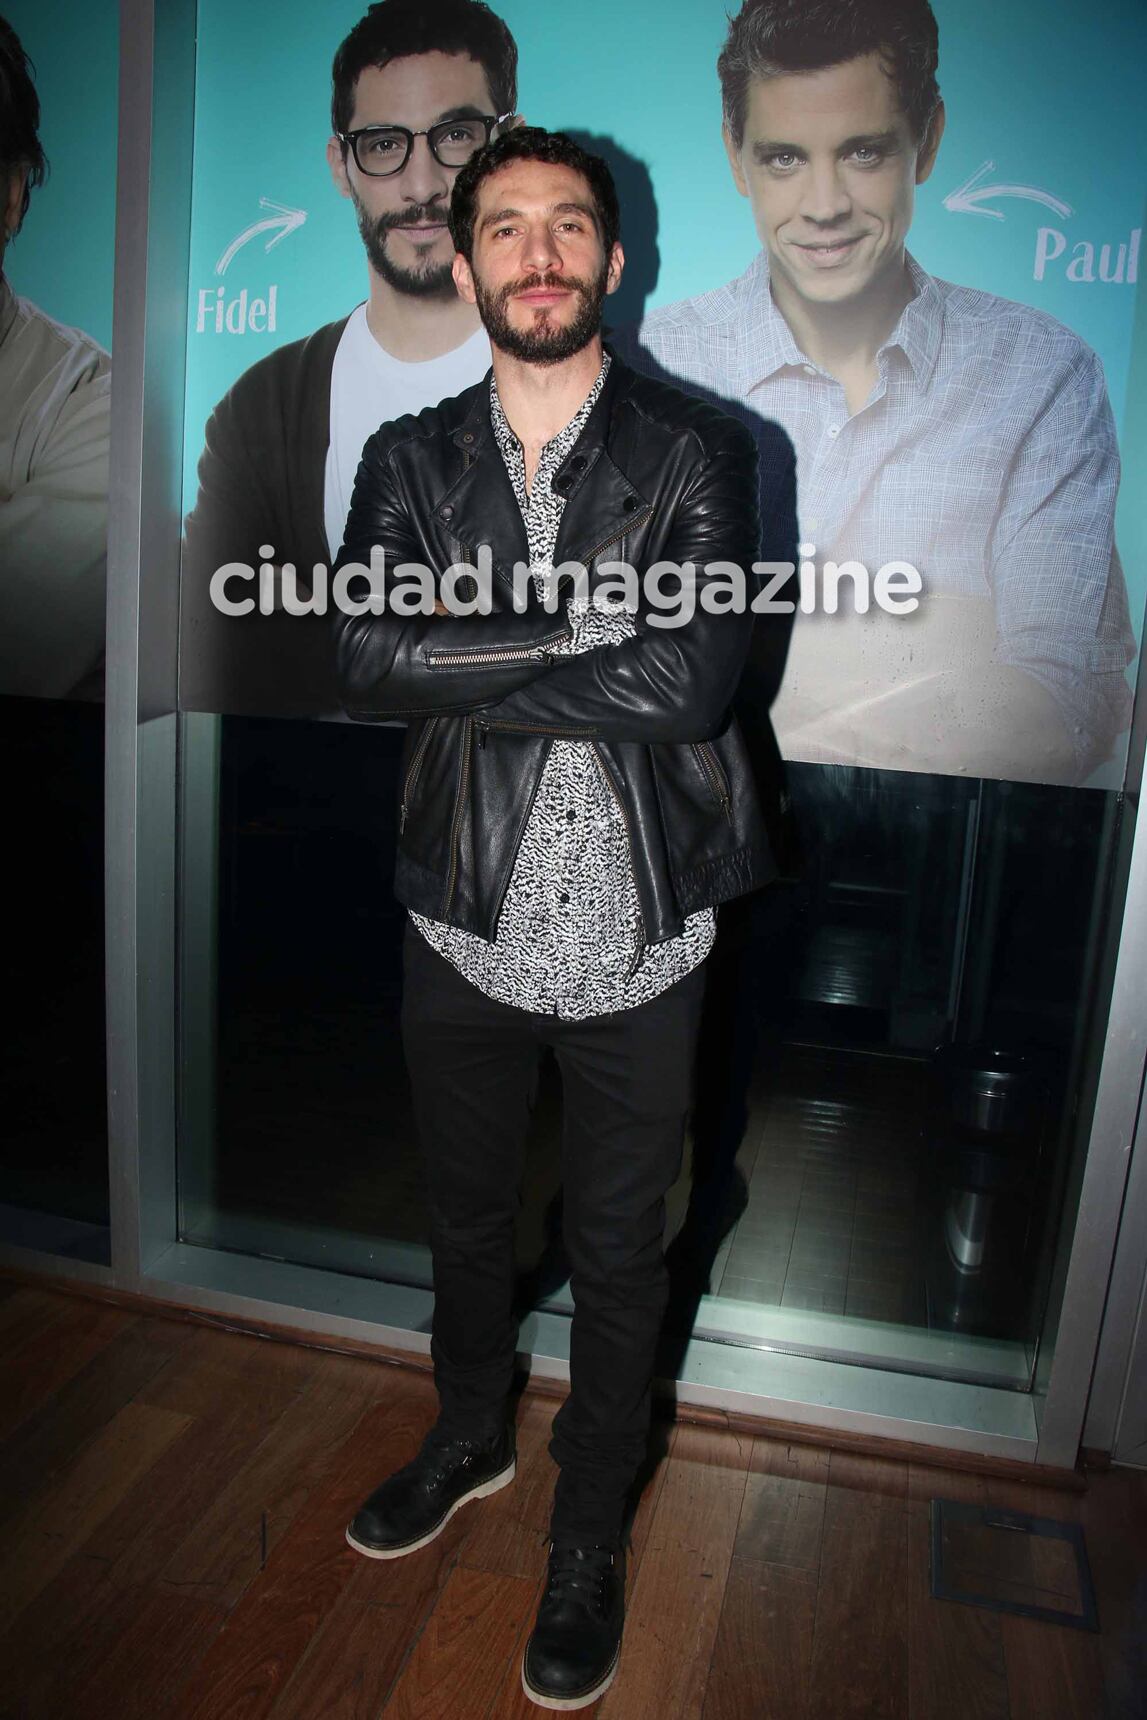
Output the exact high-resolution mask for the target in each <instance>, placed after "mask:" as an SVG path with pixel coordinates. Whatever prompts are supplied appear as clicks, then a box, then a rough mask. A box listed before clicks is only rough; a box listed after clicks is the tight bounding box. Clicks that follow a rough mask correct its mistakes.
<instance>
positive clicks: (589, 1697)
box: [522, 1642, 621, 1714]
mask: <svg viewBox="0 0 1147 1720" xmlns="http://www.w3.org/2000/svg"><path fill="white" fill-rule="evenodd" d="M620 1659H621V1644H620V1642H619V1643H618V1645H617V1653H616V1654H615V1655H614V1657H613V1659H612V1660H611V1661H610V1663H609V1670H608V1672H606V1673H605V1674H604V1675H603V1676H602V1677H601V1678H599V1679H598V1681H597V1683H596V1684H595V1685H594V1687H593V1689H592V1690H586V1691H584V1692H583V1693H582V1695H580V1696H546V1695H544V1694H543V1693H542V1691H540V1690H535V1689H534V1687H533V1685H532V1684H531V1683H530V1681H529V1679H528V1678H527V1677H526V1661H525V1657H524V1656H523V1657H522V1689H523V1690H524V1691H525V1693H526V1695H527V1696H528V1697H529V1699H530V1701H531V1702H536V1703H537V1705H538V1707H539V1708H554V1709H557V1710H558V1711H559V1712H561V1713H563V1714H568V1713H570V1712H571V1711H572V1710H573V1709H575V1708H588V1707H589V1705H590V1703H591V1702H596V1701H597V1699H598V1697H599V1696H604V1695H605V1692H606V1691H607V1690H608V1689H609V1687H610V1685H611V1684H612V1683H613V1680H614V1675H615V1673H616V1672H617V1663H618V1661H619V1660H620Z"/></svg>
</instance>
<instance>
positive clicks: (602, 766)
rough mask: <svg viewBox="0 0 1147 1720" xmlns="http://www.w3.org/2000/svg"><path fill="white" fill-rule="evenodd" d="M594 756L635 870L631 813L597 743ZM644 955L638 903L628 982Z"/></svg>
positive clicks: (642, 920) (632, 868)
mask: <svg viewBox="0 0 1147 1720" xmlns="http://www.w3.org/2000/svg"><path fill="white" fill-rule="evenodd" d="M593 756H594V758H595V759H596V760H597V768H598V769H599V770H600V772H601V774H602V777H603V778H604V780H605V785H606V787H607V788H608V789H609V792H610V794H612V796H613V798H614V800H615V801H616V802H617V810H618V811H619V812H620V813H621V821H622V823H623V824H624V825H625V844H626V848H627V850H628V853H629V868H630V871H631V872H633V871H634V865H633V832H632V830H631V829H630V825H629V814H628V812H626V810H625V802H624V801H623V800H622V798H621V796H620V794H618V792H617V789H616V787H615V786H614V781H613V778H612V777H611V776H610V774H609V770H608V768H607V766H606V762H605V760H604V759H603V758H602V756H601V751H600V749H599V748H598V747H597V745H596V744H594V745H593ZM636 886H637V879H636V875H635V876H634V890H635V893H636ZM644 955H645V921H644V919H643V917H642V913H641V904H640V903H638V907H637V948H636V949H635V950H634V952H633V960H632V961H631V962H630V964H629V966H628V967H627V968H626V970H625V979H626V981H627V982H628V981H629V980H631V979H632V978H633V976H634V974H635V973H636V972H637V970H638V968H639V967H640V966H641V962H642V958H643V956H644Z"/></svg>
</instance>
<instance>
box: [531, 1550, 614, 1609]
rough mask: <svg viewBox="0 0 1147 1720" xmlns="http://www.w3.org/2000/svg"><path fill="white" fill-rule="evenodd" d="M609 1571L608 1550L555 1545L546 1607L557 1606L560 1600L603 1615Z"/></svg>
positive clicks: (610, 1562) (610, 1563)
mask: <svg viewBox="0 0 1147 1720" xmlns="http://www.w3.org/2000/svg"><path fill="white" fill-rule="evenodd" d="M612 1570H613V1548H612V1547H603V1546H595V1547H573V1546H567V1547H562V1546H557V1545H555V1546H554V1547H553V1548H552V1549H551V1552H550V1564H549V1574H548V1579H547V1582H546V1595H545V1600H546V1604H547V1605H552V1606H558V1605H560V1604H561V1603H562V1602H563V1601H576V1602H578V1603H580V1604H581V1605H582V1606H588V1607H590V1608H591V1610H592V1611H593V1612H595V1613H598V1614H599V1615H600V1614H603V1613H604V1612H605V1585H606V1580H607V1578H608V1577H609V1575H610V1572H611V1571H612Z"/></svg>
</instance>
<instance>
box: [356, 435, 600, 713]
mask: <svg viewBox="0 0 1147 1720" xmlns="http://www.w3.org/2000/svg"><path fill="white" fill-rule="evenodd" d="M400 422H401V421H400ZM394 429H395V427H394V426H391V425H386V426H384V427H383V429H382V430H380V431H377V432H376V433H375V435H374V436H372V437H371V439H370V441H368V442H367V444H366V447H365V448H364V449H363V457H362V461H361V463H360V465H359V469H358V475H357V476H356V478H355V486H354V494H353V496H352V498H351V505H350V512H349V514H348V516H347V524H346V536H345V540H344V542H343V546H342V548H341V550H340V551H339V555H338V561H337V568H336V571H337V570H341V569H343V568H345V567H347V566H348V565H349V564H351V563H354V564H356V565H357V566H359V567H361V568H362V569H363V570H364V573H363V576H362V578H361V579H360V580H356V581H353V582H351V585H350V588H349V592H348V595H349V596H350V598H351V599H352V600H358V599H360V598H362V597H364V596H365V595H366V592H367V589H368V588H367V584H366V578H365V571H366V569H367V568H369V566H370V563H371V552H372V551H376V552H377V551H381V552H382V555H383V557H384V558H385V559H384V564H383V578H384V591H383V595H384V599H385V607H383V608H382V609H381V611H380V613H378V614H371V613H365V614H361V615H351V614H346V613H344V612H343V611H342V610H340V609H339V608H338V606H337V605H336V606H335V615H334V633H335V655H336V663H337V674H338V681H339V686H340V689H341V693H342V699H343V703H344V705H345V708H346V710H347V711H348V713H349V714H350V715H351V716H352V717H361V718H367V719H369V718H379V717H386V716H407V715H413V714H427V715H429V714H433V713H444V714H459V713H463V712H467V711H473V710H475V709H477V708H479V707H481V706H485V705H488V704H490V703H492V702H494V701H497V700H498V699H500V698H502V697H504V696H505V695H506V694H507V693H511V692H513V691H514V690H515V689H517V688H520V687H523V686H526V685H527V684H529V683H530V682H532V681H533V680H534V679H535V678H536V677H538V676H542V675H545V674H546V673H548V671H549V663H550V659H549V655H548V651H549V649H550V648H551V647H552V646H554V645H555V644H557V643H558V642H559V641H562V640H566V639H568V638H569V637H570V625H569V622H568V620H567V619H566V617H565V615H564V614H551V613H549V612H548V611H547V610H545V609H542V608H541V606H540V605H535V604H531V605H530V606H529V608H528V609H527V610H526V611H525V612H524V613H523V614H521V615H519V614H516V613H515V611H514V610H513V609H506V610H498V611H493V610H491V609H490V607H489V604H488V603H487V604H486V606H485V608H484V609H480V610H479V611H478V612H477V613H475V614H473V615H451V614H426V613H422V612H421V611H419V612H416V613H413V614H405V613H402V612H401V610H400V608H399V607H396V596H397V600H398V603H399V604H401V603H403V602H410V603H411V604H412V605H413V604H414V602H415V601H416V600H417V598H418V596H419V593H420V592H424V591H425V589H426V587H427V586H429V588H430V590H431V591H432V593H433V595H434V596H438V595H439V593H440V590H441V587H440V580H441V576H442V574H443V573H444V572H445V571H446V569H445V568H427V567H426V566H425V563H424V562H423V561H422V555H423V544H422V540H421V539H420V538H419V536H418V534H417V532H416V531H415V530H414V527H413V521H412V508H411V504H410V503H409V501H408V499H407V497H406V495H405V494H404V490H403V484H402V478H401V473H400V471H399V469H398V462H396V460H395V458H394V454H395V449H396V447H398V446H400V445H401V443H399V442H396V440H395V437H394ZM427 575H428V576H429V578H428V579H427V578H425V577H420V576H427ZM404 592H406V593H408V594H409V595H405V596H404ZM479 594H480V596H481V588H480V587H479ZM460 595H465V593H464V592H463V593H461V594H460Z"/></svg>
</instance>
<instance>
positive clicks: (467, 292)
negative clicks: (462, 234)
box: [451, 251, 478, 305]
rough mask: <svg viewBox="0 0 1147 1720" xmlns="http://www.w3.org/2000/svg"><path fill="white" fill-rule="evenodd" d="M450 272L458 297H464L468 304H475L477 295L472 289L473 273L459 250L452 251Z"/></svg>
mask: <svg viewBox="0 0 1147 1720" xmlns="http://www.w3.org/2000/svg"><path fill="white" fill-rule="evenodd" d="M451 273H452V274H453V276H454V285H455V286H456V287H457V289H458V297H459V298H460V299H464V300H465V301H466V303H467V304H468V305H476V304H477V303H478V295H477V293H476V292H475V291H474V273H473V270H472V269H471V267H470V265H469V263H468V262H467V261H466V259H465V257H464V256H463V255H462V253H461V251H455V253H454V263H453V266H452V268H451Z"/></svg>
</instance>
